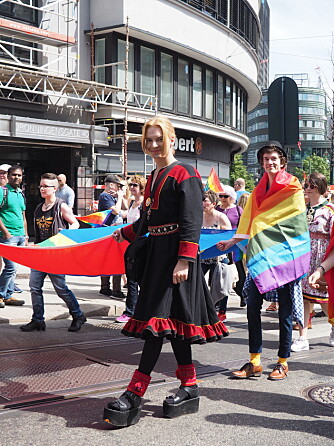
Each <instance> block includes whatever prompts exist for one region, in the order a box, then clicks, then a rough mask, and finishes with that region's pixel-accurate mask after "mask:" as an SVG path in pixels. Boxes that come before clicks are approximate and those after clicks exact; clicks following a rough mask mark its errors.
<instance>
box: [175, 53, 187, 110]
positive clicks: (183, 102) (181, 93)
mask: <svg viewBox="0 0 334 446" xmlns="http://www.w3.org/2000/svg"><path fill="white" fill-rule="evenodd" d="M177 80H178V82H177V111H178V112H180V113H189V64H188V62H187V61H186V60H183V59H179V60H178V64H177Z"/></svg>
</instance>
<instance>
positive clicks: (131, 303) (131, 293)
mask: <svg viewBox="0 0 334 446" xmlns="http://www.w3.org/2000/svg"><path fill="white" fill-rule="evenodd" d="M137 300H138V283H137V282H134V281H133V280H128V294H127V296H126V301H125V311H124V312H123V314H125V315H126V316H129V317H132V316H133V313H134V311H135V307H136V303H137Z"/></svg>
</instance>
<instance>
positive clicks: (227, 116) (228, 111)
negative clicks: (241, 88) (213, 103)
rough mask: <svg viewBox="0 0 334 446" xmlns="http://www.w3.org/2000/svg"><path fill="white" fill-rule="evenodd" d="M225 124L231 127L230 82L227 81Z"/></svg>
mask: <svg viewBox="0 0 334 446" xmlns="http://www.w3.org/2000/svg"><path fill="white" fill-rule="evenodd" d="M225 123H226V125H231V82H230V81H229V80H228V79H226V87H225Z"/></svg>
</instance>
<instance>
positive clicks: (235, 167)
mask: <svg viewBox="0 0 334 446" xmlns="http://www.w3.org/2000/svg"><path fill="white" fill-rule="evenodd" d="M237 178H244V180H245V181H246V190H247V191H248V192H251V191H252V190H253V189H254V187H255V183H254V178H253V176H252V175H250V174H249V173H248V171H247V167H246V166H245V165H244V163H243V160H242V156H241V155H235V157H234V160H233V163H232V164H231V169H230V185H231V186H233V185H234V181H235V180H236V179H237Z"/></svg>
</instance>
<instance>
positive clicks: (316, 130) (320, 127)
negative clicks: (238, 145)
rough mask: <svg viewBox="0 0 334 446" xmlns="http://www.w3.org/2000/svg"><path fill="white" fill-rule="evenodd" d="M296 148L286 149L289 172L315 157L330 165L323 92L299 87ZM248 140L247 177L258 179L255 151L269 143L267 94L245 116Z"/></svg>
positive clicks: (326, 115) (325, 105)
mask: <svg viewBox="0 0 334 446" xmlns="http://www.w3.org/2000/svg"><path fill="white" fill-rule="evenodd" d="M298 102H299V144H298V146H297V147H293V148H289V149H288V157H289V159H288V161H289V171H291V172H293V171H294V169H295V168H296V167H299V168H302V162H303V160H304V159H305V158H306V157H308V156H310V155H317V156H320V157H321V158H325V159H327V160H328V163H329V162H330V149H331V141H330V140H329V139H328V137H327V120H328V111H327V104H326V92H325V90H324V89H323V88H312V87H302V86H298ZM248 136H249V139H250V145H249V148H248V150H247V153H245V154H244V158H245V163H246V165H247V167H248V170H249V172H250V173H252V174H253V175H254V177H255V178H256V179H257V178H259V177H260V174H261V172H260V168H259V165H258V162H257V156H256V155H257V151H258V149H259V148H260V147H261V145H262V143H263V142H264V141H268V140H269V129H268V90H263V92H262V98H261V101H260V103H259V105H258V106H257V107H256V108H255V109H254V110H252V111H251V112H250V113H249V114H248Z"/></svg>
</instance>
